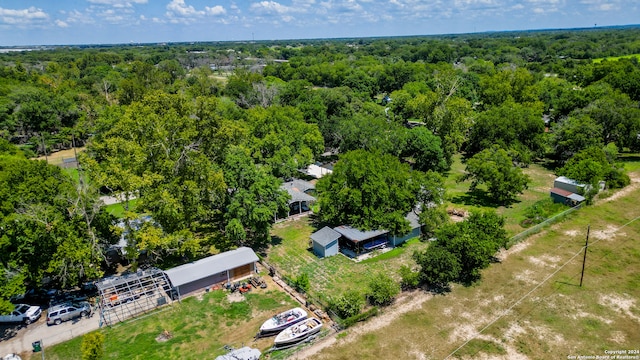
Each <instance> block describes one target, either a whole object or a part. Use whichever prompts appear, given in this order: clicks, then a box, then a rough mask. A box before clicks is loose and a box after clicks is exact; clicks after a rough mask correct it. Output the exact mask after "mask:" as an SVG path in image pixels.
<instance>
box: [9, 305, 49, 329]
mask: <svg viewBox="0 0 640 360" xmlns="http://www.w3.org/2000/svg"><path fill="white" fill-rule="evenodd" d="M40 315H42V309H40V307H39V306H31V305H26V304H18V305H16V308H15V309H14V310H13V311H12V312H11V314H8V315H0V323H8V322H23V323H25V324H26V325H29V324H31V323H32V322H34V321H36V320H38V318H40Z"/></svg>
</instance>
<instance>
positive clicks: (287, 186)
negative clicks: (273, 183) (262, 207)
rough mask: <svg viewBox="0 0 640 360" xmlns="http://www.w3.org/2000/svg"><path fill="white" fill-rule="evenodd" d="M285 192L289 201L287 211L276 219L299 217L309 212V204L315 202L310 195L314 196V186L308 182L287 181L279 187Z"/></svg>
mask: <svg viewBox="0 0 640 360" xmlns="http://www.w3.org/2000/svg"><path fill="white" fill-rule="evenodd" d="M280 188H281V189H283V190H285V191H286V192H287V193H288V194H289V196H290V197H291V199H290V200H289V209H288V211H287V213H285V214H279V215H278V216H277V218H276V220H278V219H286V218H288V217H290V216H294V215H301V214H304V213H308V212H310V211H311V204H313V203H314V202H315V201H316V198H315V197H314V196H313V195H312V194H315V190H316V186H315V185H314V184H312V183H310V182H308V181H304V180H299V179H294V180H292V181H287V182H285V183H283V184H282V185H281V186H280Z"/></svg>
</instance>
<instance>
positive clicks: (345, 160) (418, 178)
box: [317, 150, 440, 234]
mask: <svg viewBox="0 0 640 360" xmlns="http://www.w3.org/2000/svg"><path fill="white" fill-rule="evenodd" d="M428 185H432V184H428V183H427V181H426V179H425V175H424V174H423V173H421V172H419V171H411V169H410V168H409V166H408V165H406V164H402V163H400V161H399V160H398V159H397V158H396V157H393V156H391V155H388V154H379V153H371V152H367V151H364V150H355V151H351V152H348V153H346V154H343V155H342V156H341V157H340V160H339V161H338V162H337V163H336V165H335V167H334V169H333V173H332V174H331V175H329V176H325V177H323V178H322V179H320V181H318V184H317V189H318V194H319V200H318V202H319V204H320V216H321V217H322V219H323V220H325V221H327V222H329V223H332V224H336V225H342V224H347V225H351V226H354V227H358V228H361V229H368V230H371V229H388V230H390V231H391V232H392V233H393V234H405V233H407V232H408V231H409V223H408V221H407V220H406V219H405V218H404V217H405V215H406V214H407V213H408V212H409V211H411V210H413V208H414V207H415V205H416V204H417V202H418V200H419V196H418V194H419V193H420V192H421V191H422V192H423V193H425V196H424V197H425V198H424V199H420V200H422V201H430V200H431V199H429V198H431V197H435V196H436V194H438V193H439V192H440V191H439V190H438V189H435V190H434V189H432V188H429V189H426V186H428ZM421 189H422V190H421ZM427 192H428V194H427Z"/></svg>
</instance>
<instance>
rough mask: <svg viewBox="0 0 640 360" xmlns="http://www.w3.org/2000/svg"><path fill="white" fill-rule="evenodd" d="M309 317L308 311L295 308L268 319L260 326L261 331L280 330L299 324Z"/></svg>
mask: <svg viewBox="0 0 640 360" xmlns="http://www.w3.org/2000/svg"><path fill="white" fill-rule="evenodd" d="M306 318H307V312H306V311H304V309H302V308H299V307H297V308H293V309H290V310H287V311H285V312H282V313H280V314H278V315H276V316H274V317H272V318H271V319H269V320H267V321H265V322H264V324H262V326H260V333H262V334H265V333H274V332H280V331H282V330H284V329H286V328H287V327H289V326H291V325H293V324H297V323H299V322H300V321H303V320H304V319H306Z"/></svg>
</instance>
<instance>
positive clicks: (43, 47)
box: [0, 23, 640, 53]
mask: <svg viewBox="0 0 640 360" xmlns="http://www.w3.org/2000/svg"><path fill="white" fill-rule="evenodd" d="M625 28H640V23H638V24H622V25H608V26H597V27H595V26H594V27H573V28H540V29H521V30H487V31H478V32H467V33H442V34H410V35H386V36H376V35H373V36H345V37H320V38H288V39H284V38H283V39H261V40H252V39H239V40H199V41H189V40H185V41H157V42H128V43H76V44H71V43H69V44H33V45H25V44H18V45H0V50H5V51H4V53H7V52H19V51H31V50H47V49H48V48H54V47H117V46H147V45H162V44H166V45H179V44H206V43H220V44H223V43H265V42H293V41H321V40H329V41H340V40H350V39H353V40H355V39H387V38H412V37H416V38H418V37H434V38H437V37H455V36H473V35H482V34H507V33H537V32H539V33H543V32H554V31H592V30H613V29H625Z"/></svg>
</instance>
